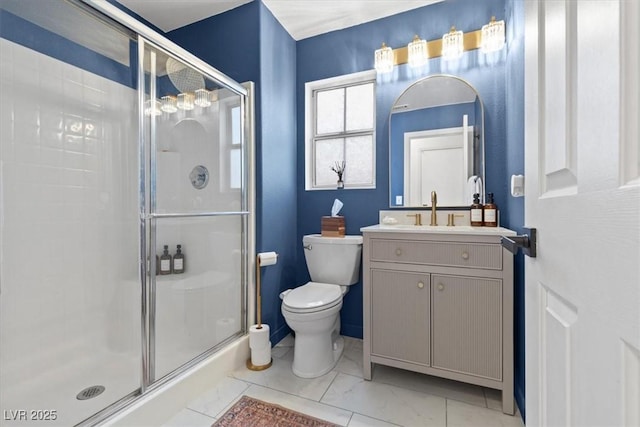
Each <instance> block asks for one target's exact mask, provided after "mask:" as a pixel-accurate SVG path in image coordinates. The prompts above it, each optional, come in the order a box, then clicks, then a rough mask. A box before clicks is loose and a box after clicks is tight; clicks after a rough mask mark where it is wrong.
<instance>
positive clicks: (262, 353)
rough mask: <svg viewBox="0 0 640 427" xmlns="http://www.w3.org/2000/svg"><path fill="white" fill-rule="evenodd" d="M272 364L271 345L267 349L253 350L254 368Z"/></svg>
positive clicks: (252, 361) (252, 360)
mask: <svg viewBox="0 0 640 427" xmlns="http://www.w3.org/2000/svg"><path fill="white" fill-rule="evenodd" d="M269 362H271V345H269V346H267V347H265V348H259V349H255V348H252V349H251V363H252V364H253V365H254V366H264V365H268V364H269Z"/></svg>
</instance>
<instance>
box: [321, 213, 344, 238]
mask: <svg viewBox="0 0 640 427" xmlns="http://www.w3.org/2000/svg"><path fill="white" fill-rule="evenodd" d="M346 229H347V228H346V226H345V225H344V217H343V216H323V217H322V218H321V221H320V234H321V235H322V236H323V237H344V233H345V231H346Z"/></svg>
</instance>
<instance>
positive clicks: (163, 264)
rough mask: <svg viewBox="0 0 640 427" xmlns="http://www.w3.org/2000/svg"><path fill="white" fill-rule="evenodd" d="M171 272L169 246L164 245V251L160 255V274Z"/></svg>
mask: <svg viewBox="0 0 640 427" xmlns="http://www.w3.org/2000/svg"><path fill="white" fill-rule="evenodd" d="M165 274H171V255H169V246H168V245H164V251H163V252H162V255H160V275H163V276H164V275H165Z"/></svg>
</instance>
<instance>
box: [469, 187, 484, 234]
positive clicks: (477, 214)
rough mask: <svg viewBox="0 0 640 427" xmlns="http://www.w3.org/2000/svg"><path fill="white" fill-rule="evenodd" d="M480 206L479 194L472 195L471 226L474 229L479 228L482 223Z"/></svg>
mask: <svg viewBox="0 0 640 427" xmlns="http://www.w3.org/2000/svg"><path fill="white" fill-rule="evenodd" d="M482 208H483V206H482V204H481V203H480V194H478V193H476V194H474V195H473V204H472V205H471V225H472V226H474V227H479V226H481V225H482V224H483V223H482Z"/></svg>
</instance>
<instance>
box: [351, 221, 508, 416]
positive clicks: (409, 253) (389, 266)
mask: <svg viewBox="0 0 640 427" xmlns="http://www.w3.org/2000/svg"><path fill="white" fill-rule="evenodd" d="M427 230H429V227H422V228H420V229H419V231H414V230H412V229H411V228H406V229H395V228H393V227H391V228H385V227H384V226H371V227H364V228H363V229H362V231H363V236H364V245H363V283H364V291H363V296H364V350H363V354H364V377H365V379H371V369H372V364H374V363H377V364H382V365H388V366H394V367H397V368H402V369H408V370H411V371H416V372H421V373H424V374H428V375H434V376H439V377H444V378H449V379H452V380H457V381H464V382H467V383H472V384H477V385H481V386H484V387H489V388H494V389H499V390H502V410H503V412H505V413H507V414H513V413H514V401H513V255H512V254H511V253H510V252H508V251H506V250H503V248H502V246H501V245H500V237H501V236H509V235H515V234H516V233H515V232H513V231H511V230H507V229H504V228H492V229H487V228H477V229H476V228H475V227H455V228H451V229H449V230H447V229H446V228H444V227H434V228H433V230H437V231H432V232H429V231H427ZM454 230H455V231H454Z"/></svg>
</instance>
